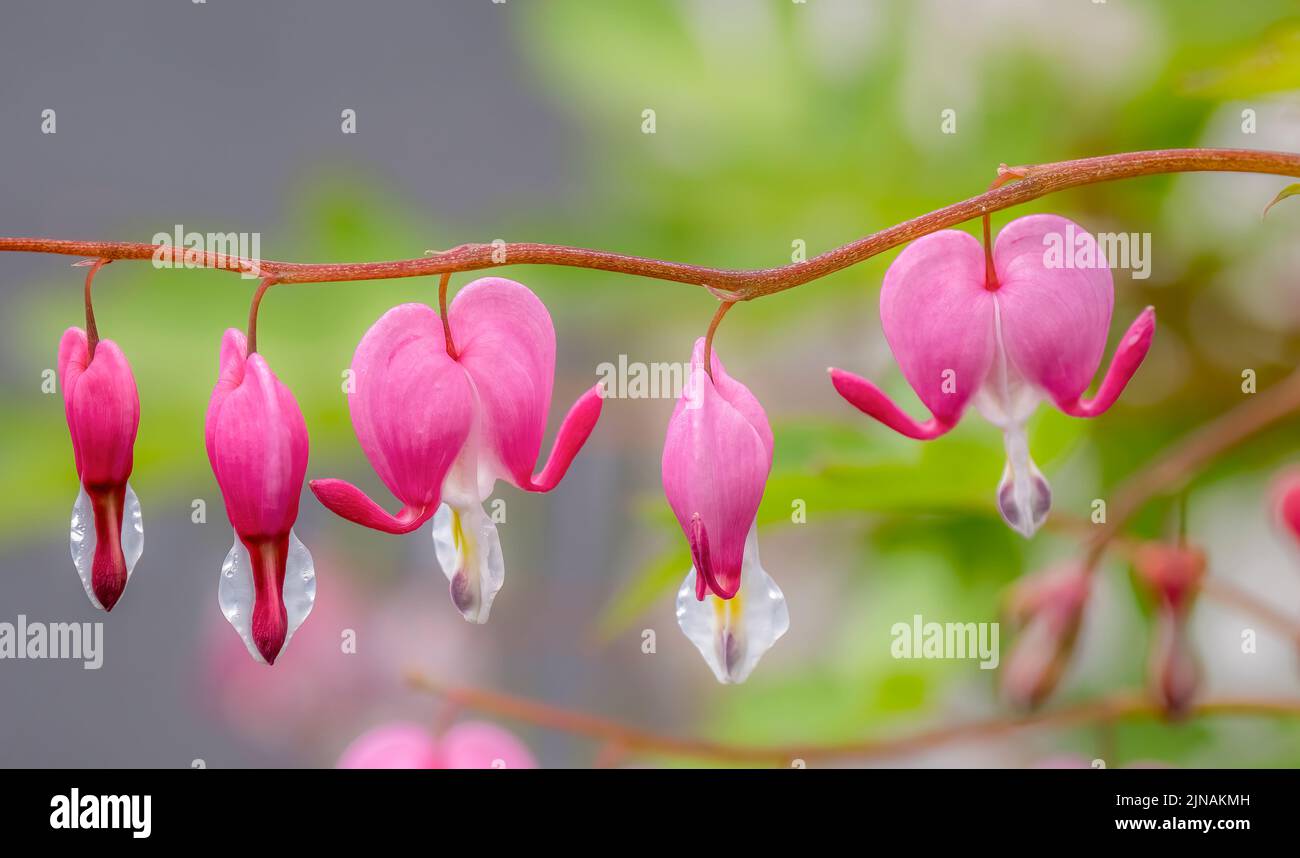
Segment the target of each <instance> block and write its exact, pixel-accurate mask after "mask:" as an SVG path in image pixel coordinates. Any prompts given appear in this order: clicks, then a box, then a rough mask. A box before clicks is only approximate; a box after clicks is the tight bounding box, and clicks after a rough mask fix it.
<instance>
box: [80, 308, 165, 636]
mask: <svg viewBox="0 0 1300 858" xmlns="http://www.w3.org/2000/svg"><path fill="white" fill-rule="evenodd" d="M59 383H60V384H62V385H63V409H64V414H65V416H66V417H67V420H68V431H69V433H70V434H71V435H72V454H73V458H74V459H75V460H76V465H77V477H78V478H79V479H80V482H81V490H80V491H79V492H78V493H77V501H76V503H75V504H74V505H73V507H72V535H71V545H72V562H73V563H74V564H75V565H76V567H77V574H78V575H79V576H81V583H82V586H83V587H85V589H86V595H87V596H88V597H89V598H90V602H91V604H93V605H94V606H95V607H96V608H102V609H103V610H105V611H111V610H113V606H114V605H116V604H117V600H118V599H119V598H121V596H122V591H123V590H125V589H126V584H127V581H128V580H129V579H130V577H131V572H132V570H134V569H135V564H136V562H137V561H139V559H140V554H141V553H142V552H143V551H144V525H143V523H142V519H141V517H140V501H139V500H138V499H137V498H136V496H135V492H134V491H133V490H132V489H131V484H130V483H128V482H127V478H128V477H130V476H131V465H132V454H133V448H134V446H135V433H136V430H137V429H138V428H139V426H140V396H139V394H138V393H137V392H136V389H135V377H134V376H133V375H132V374H131V365H130V364H128V363H127V361H126V357H125V356H124V355H123V354H122V350H121V349H120V348H118V347H117V343H115V342H113V341H112V340H100V341H99V342H98V343H97V344H96V346H95V351H94V355H93V356H92V355H91V353H90V345H89V342H88V340H87V338H86V332H85V331H83V330H81V329H80V328H68V329H67V330H66V331H64V332H63V338H62V339H61V340H60V341H59Z"/></svg>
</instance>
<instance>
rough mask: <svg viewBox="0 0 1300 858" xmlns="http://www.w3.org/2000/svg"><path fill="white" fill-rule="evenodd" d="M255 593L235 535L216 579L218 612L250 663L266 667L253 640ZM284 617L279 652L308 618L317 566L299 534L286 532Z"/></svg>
mask: <svg viewBox="0 0 1300 858" xmlns="http://www.w3.org/2000/svg"><path fill="white" fill-rule="evenodd" d="M255 595H256V590H255V589H254V587H253V559H252V558H251V557H249V556H248V549H246V548H245V547H244V543H242V542H240V540H239V534H235V544H234V545H232V546H231V547H230V551H229V553H227V554H226V559H225V562H223V563H222V564H221V577H220V578H218V579H217V602H218V604H220V605H221V613H222V614H223V615H225V618H226V620H227V621H228V622H229V623H230V625H232V626H234V628H235V631H237V632H239V637H240V638H241V639H242V640H243V641H244V646H245V647H246V648H247V649H248V654H249V655H251V656H252V657H253V660H254V661H256V662H258V663H260V664H266V659H265V658H263V657H262V653H261V652H260V651H259V650H258V648H257V644H256V643H255V642H254V640H253V602H254V597H255ZM281 596H282V598H283V599H284V609H285V613H286V615H287V625H286V630H285V635H284V644H283V646H281V648H280V652H284V651H285V650H286V649H288V648H289V641H290V640H291V639H292V638H293V633H294V632H296V631H297V630H298V627H299V626H301V625H302V624H303V621H305V620H306V619H307V615H308V614H310V613H311V609H312V606H313V605H315V604H316V567H315V564H314V563H313V561H312V558H311V552H310V551H308V550H307V546H306V545H303V544H302V541H301V540H300V539H298V534H297V533H295V532H294V531H292V530H290V531H289V553H288V557H287V558H286V560H285V568H284V586H283V588H282V593H281Z"/></svg>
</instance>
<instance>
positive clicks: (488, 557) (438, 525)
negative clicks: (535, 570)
mask: <svg viewBox="0 0 1300 858" xmlns="http://www.w3.org/2000/svg"><path fill="white" fill-rule="evenodd" d="M433 547H434V551H435V553H436V554H437V557H438V565H439V566H440V567H442V574H444V575H446V576H447V580H448V581H449V582H450V584H451V601H452V604H454V605H455V606H456V609H457V610H458V611H460V613H461V616H463V617H464V618H465V619H466V620H468V621H469V622H471V623H486V622H487V621H488V613H489V612H490V611H491V609H492V600H493V599H495V598H496V595H497V591H499V590H500V589H501V585H502V584H504V583H505V579H506V569H505V560H504V558H503V557H502V554H501V537H500V536H499V535H498V534H497V526H496V523H495V522H493V521H492V519H491V518H490V517H488V515H487V514H486V513H485V512H484V511H483V507H482V506H480V505H479V504H477V503H469V504H466V505H464V506H461V505H456V506H452V505H450V504H442V505H441V506H439V507H438V511H437V512H436V513H434V516H433Z"/></svg>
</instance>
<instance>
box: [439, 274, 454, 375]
mask: <svg viewBox="0 0 1300 858" xmlns="http://www.w3.org/2000/svg"><path fill="white" fill-rule="evenodd" d="M450 282H451V274H450V273H447V274H444V275H442V279H441V280H439V281H438V312H439V313H441V314H442V338H443V339H444V340H445V341H446V343H447V357H449V358H451V359H452V360H455V359H456V343H455V341H453V340H452V338H451V319H450V318H448V316H447V284H448V283H450Z"/></svg>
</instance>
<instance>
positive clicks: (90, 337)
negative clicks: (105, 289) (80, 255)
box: [79, 259, 113, 361]
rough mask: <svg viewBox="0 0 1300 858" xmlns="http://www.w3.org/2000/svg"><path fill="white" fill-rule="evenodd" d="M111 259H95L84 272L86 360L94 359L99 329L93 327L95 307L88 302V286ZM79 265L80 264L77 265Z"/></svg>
mask: <svg viewBox="0 0 1300 858" xmlns="http://www.w3.org/2000/svg"><path fill="white" fill-rule="evenodd" d="M112 261H113V260H111V259H96V260H95V261H94V262H91V263H89V264H90V270H88V271H87V272H86V292H85V299H86V360H87V361H92V360H94V359H95V346H97V345H99V328H98V327H97V326H96V325H95V307H94V304H93V303H92V302H91V300H90V286H91V284H92V283H94V282H95V275H96V274H98V273H99V269H101V268H103V267H104V266H105V265H107V264H108V263H110V262H112ZM79 264H80V263H79Z"/></svg>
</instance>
